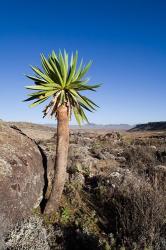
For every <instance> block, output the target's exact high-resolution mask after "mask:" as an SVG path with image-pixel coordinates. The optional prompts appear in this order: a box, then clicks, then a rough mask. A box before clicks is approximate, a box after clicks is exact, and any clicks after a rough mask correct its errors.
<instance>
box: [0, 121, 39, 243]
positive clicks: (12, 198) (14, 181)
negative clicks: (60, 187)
mask: <svg viewBox="0 0 166 250" xmlns="http://www.w3.org/2000/svg"><path fill="white" fill-rule="evenodd" d="M43 186H44V168H43V159H42V156H41V153H40V150H39V148H38V146H37V145H36V143H35V142H34V141H33V140H31V139H30V138H28V137H27V136H26V135H24V134H23V133H21V131H19V130H17V129H16V128H15V129H13V128H11V127H9V126H8V125H7V124H5V123H0V225H1V227H0V238H1V237H2V234H3V233H4V232H6V230H7V229H8V228H9V227H10V226H11V225H13V224H14V223H15V222H17V221H19V220H20V219H22V218H26V217H27V216H28V215H30V214H31V213H32V210H33V208H35V207H37V206H39V204H40V201H41V199H42V195H43ZM0 241H1V240H0Z"/></svg>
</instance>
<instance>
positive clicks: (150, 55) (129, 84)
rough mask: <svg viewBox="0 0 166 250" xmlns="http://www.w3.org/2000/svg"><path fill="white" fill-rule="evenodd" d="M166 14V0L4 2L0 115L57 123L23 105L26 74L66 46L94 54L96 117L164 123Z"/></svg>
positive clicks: (0, 40) (0, 18) (92, 72)
mask: <svg viewBox="0 0 166 250" xmlns="http://www.w3.org/2000/svg"><path fill="white" fill-rule="evenodd" d="M165 13H166V1H164V0H102V1H99V0H91V1H90V0H88V1H87V0H84V1H80V0H70V1H68V0H66V1H63V0H61V1H60V0H59V1H56V0H47V1H46V0H33V1H32V0H27V1H22V0H13V1H9V0H6V1H0V86H1V95H0V118H2V119H4V120H17V121H20V120H22V121H23V120H24V121H32V122H42V123H43V122H44V123H48V122H51V123H52V122H53V120H48V119H45V120H43V119H42V114H41V110H42V108H43V107H36V108H33V109H30V108H29V107H28V103H22V102H21V100H23V99H25V97H26V94H27V91H26V90H25V89H24V86H25V85H30V82H29V80H28V79H26V78H25V77H24V74H27V73H30V72H31V70H30V68H29V65H30V64H32V65H37V66H39V65H40V58H39V54H40V53H41V52H44V53H45V54H46V55H47V54H48V53H49V52H50V51H51V50H52V49H54V50H55V51H56V50H58V49H59V48H61V49H63V48H66V49H67V51H69V52H72V51H75V50H76V49H78V50H79V56H80V57H83V58H84V60H85V61H86V62H87V61H88V60H90V59H92V60H93V65H92V68H91V70H90V72H89V76H90V77H91V79H92V83H93V82H94V83H96V82H102V83H103V86H102V87H101V88H100V89H98V91H97V92H96V93H90V94H89V97H91V98H92V99H93V100H94V101H95V102H96V103H97V104H98V105H99V106H100V109H99V110H98V111H97V112H95V113H94V114H88V116H89V120H90V121H91V122H95V123H131V124H135V123H139V122H147V121H160V120H166V14H165ZM73 122H74V121H73Z"/></svg>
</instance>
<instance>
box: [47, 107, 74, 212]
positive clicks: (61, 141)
mask: <svg viewBox="0 0 166 250" xmlns="http://www.w3.org/2000/svg"><path fill="white" fill-rule="evenodd" d="M68 147H69V117H68V110H67V107H66V105H62V106H60V107H59V108H58V111H57V148H56V164H55V176H54V180H53V187H52V192H51V195H50V198H49V200H48V202H47V204H46V208H45V213H46V214H51V213H52V212H55V211H56V210H57V209H58V207H59V204H60V200H61V196H62V192H63V188H64V184H65V179H66V167H67V158H68Z"/></svg>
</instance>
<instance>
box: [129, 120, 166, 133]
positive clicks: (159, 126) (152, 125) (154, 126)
mask: <svg viewBox="0 0 166 250" xmlns="http://www.w3.org/2000/svg"><path fill="white" fill-rule="evenodd" d="M161 130H166V121H161V122H148V123H143V124H137V125H136V126H135V127H134V128H131V129H129V131H130V132H135V131H161Z"/></svg>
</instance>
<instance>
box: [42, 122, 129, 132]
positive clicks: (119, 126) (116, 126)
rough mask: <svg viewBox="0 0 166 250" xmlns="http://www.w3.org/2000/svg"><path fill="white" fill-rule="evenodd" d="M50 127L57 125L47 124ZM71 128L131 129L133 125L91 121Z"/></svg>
mask: <svg viewBox="0 0 166 250" xmlns="http://www.w3.org/2000/svg"><path fill="white" fill-rule="evenodd" d="M45 125H46V126H49V127H55V124H45ZM70 128H72V129H79V128H81V129H111V130H129V129H131V128H133V126H132V125H129V124H95V123H89V124H85V125H82V126H81V127H80V126H78V125H70Z"/></svg>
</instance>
